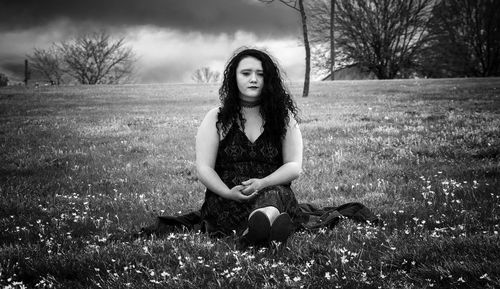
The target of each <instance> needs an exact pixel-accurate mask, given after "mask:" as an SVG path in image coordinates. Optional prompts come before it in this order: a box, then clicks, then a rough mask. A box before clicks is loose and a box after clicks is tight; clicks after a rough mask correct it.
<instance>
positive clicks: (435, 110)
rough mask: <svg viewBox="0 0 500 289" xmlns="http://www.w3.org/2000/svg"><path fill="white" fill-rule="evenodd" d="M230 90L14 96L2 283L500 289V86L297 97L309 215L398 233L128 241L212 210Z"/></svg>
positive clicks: (301, 189) (1, 222)
mask: <svg viewBox="0 0 500 289" xmlns="http://www.w3.org/2000/svg"><path fill="white" fill-rule="evenodd" d="M217 89H218V87H217V86H214V85H167V84H165V85H129V86H96V87H93V86H78V87H41V88H39V89H33V88H31V89H24V88H5V89H1V90H0V139H1V142H0V154H1V157H0V286H1V287H2V288H25V287H26V288H200V287H205V288H219V287H220V288H498V287H500V237H499V234H498V232H499V230H500V228H499V220H500V190H499V189H498V188H499V185H500V178H499V176H500V117H499V116H500V79H498V78H485V79H444V80H394V81H352V82H342V81H339V82H335V83H329V82H325V83H313V84H312V87H311V95H310V97H308V98H297V99H296V100H297V102H298V105H299V107H300V109H301V118H302V123H301V129H302V133H303V136H304V144H305V151H304V173H303V175H302V176H301V177H300V178H299V179H298V180H297V181H295V182H294V184H293V189H294V191H295V193H296V195H297V198H298V199H299V201H300V202H308V203H313V204H316V205H318V206H327V205H329V206H331V205H340V204H343V203H345V202H351V201H357V202H362V203H363V204H365V205H366V206H368V207H369V208H370V209H371V210H372V211H373V212H375V213H376V214H378V215H380V217H381V218H382V219H383V220H384V222H385V226H384V227H374V226H369V225H365V224H359V223H355V222H352V221H350V220H344V221H342V222H341V223H340V224H339V225H338V226H337V227H336V228H335V229H333V230H319V231H314V232H299V233H296V234H295V235H294V236H292V238H291V239H290V240H289V241H288V243H287V244H286V246H285V247H281V248H278V247H276V246H272V247H270V248H265V249H249V250H246V251H240V250H237V245H236V242H235V239H234V237H228V238H225V239H210V238H209V237H207V236H206V235H204V234H199V233H193V232H184V233H178V234H177V233H176V234H169V235H167V236H164V237H163V238H156V237H150V238H142V239H137V240H130V241H123V240H122V241H114V240H115V239H114V237H116V236H117V237H119V238H120V237H126V236H127V235H129V234H130V233H132V232H137V231H138V230H139V229H140V228H141V227H143V226H146V225H149V224H152V223H153V222H154V220H155V216H157V215H158V214H168V215H173V214H179V213H185V212H189V211H191V210H196V209H199V208H200V206H201V204H202V202H203V197H204V188H203V186H202V185H201V184H200V182H199V181H198V180H197V178H196V173H195V167H194V158H195V156H194V140H195V139H194V135H195V133H196V129H197V126H198V124H199V122H200V121H201V119H202V118H203V116H204V114H205V112H206V111H207V110H208V109H210V108H212V107H214V106H217V105H218V97H217ZM291 91H292V93H293V94H294V95H300V91H301V89H300V87H299V86H297V85H292V87H291Z"/></svg>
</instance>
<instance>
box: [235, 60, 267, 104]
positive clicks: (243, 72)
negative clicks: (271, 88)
mask: <svg viewBox="0 0 500 289" xmlns="http://www.w3.org/2000/svg"><path fill="white" fill-rule="evenodd" d="M236 83H237V84H238V90H239V91H240V99H242V100H246V101H257V100H258V99H259V97H260V93H261V91H262V87H263V86H264V70H263V69H262V63H261V62H260V60H258V59H257V58H255V57H252V56H247V57H245V58H243V59H242V60H241V61H240V63H238V66H237V67H236Z"/></svg>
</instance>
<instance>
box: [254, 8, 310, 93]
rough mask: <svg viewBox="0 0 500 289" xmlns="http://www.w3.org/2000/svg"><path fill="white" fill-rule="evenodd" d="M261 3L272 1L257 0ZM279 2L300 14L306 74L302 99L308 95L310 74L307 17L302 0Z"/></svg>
mask: <svg viewBox="0 0 500 289" xmlns="http://www.w3.org/2000/svg"><path fill="white" fill-rule="evenodd" d="M259 1H260V2H263V3H267V4H269V3H272V2H273V1H274V0H259ZM279 2H281V3H283V4H285V5H286V6H288V7H290V8H292V9H295V10H296V11H298V12H299V13H300V19H301V22H302V39H303V41H304V48H305V51H306V72H305V76H304V90H303V92H302V96H303V97H307V96H308V95H309V79H310V74H311V48H310V46H309V35H308V32H307V15H306V10H305V7H304V0H279Z"/></svg>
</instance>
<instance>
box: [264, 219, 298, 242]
mask: <svg viewBox="0 0 500 289" xmlns="http://www.w3.org/2000/svg"><path fill="white" fill-rule="evenodd" d="M292 231H293V224H292V218H290V215H288V214H287V213H281V214H279V216H278V217H276V219H275V220H274V222H273V224H272V226H271V233H270V235H271V236H270V240H271V241H277V242H282V243H284V242H286V240H287V239H288V237H290V235H291V234H292Z"/></svg>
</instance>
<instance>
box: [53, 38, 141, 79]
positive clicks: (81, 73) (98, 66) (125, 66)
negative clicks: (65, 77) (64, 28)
mask: <svg viewBox="0 0 500 289" xmlns="http://www.w3.org/2000/svg"><path fill="white" fill-rule="evenodd" d="M60 48H61V51H62V54H63V59H64V62H65V63H66V65H67V72H68V74H70V75H71V76H73V77H74V78H76V79H77V80H78V81H79V82H80V83H82V84H100V83H120V82H121V81H122V80H123V79H125V78H126V77H128V76H130V75H131V73H132V70H133V63H134V62H135V56H134V53H133V52H132V49H131V48H129V47H126V46H125V39H124V38H120V39H118V40H116V41H113V40H112V39H111V36H110V35H109V34H107V33H106V32H99V33H93V34H90V35H83V36H80V37H78V38H76V39H75V40H74V41H70V42H64V43H62V44H61V46H60Z"/></svg>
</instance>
